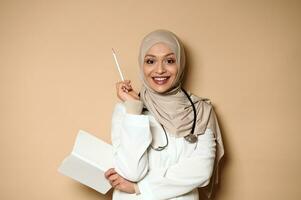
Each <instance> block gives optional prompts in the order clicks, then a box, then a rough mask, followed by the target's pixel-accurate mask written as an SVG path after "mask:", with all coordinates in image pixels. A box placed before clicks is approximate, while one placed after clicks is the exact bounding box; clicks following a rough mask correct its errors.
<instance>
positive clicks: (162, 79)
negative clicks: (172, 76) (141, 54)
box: [152, 76, 169, 85]
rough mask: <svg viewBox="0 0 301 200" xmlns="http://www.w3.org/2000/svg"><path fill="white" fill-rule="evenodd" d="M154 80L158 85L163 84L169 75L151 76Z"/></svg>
mask: <svg viewBox="0 0 301 200" xmlns="http://www.w3.org/2000/svg"><path fill="white" fill-rule="evenodd" d="M152 78H153V80H154V82H155V83H156V84H158V85H163V84H165V83H167V81H168V79H169V76H156V77H152Z"/></svg>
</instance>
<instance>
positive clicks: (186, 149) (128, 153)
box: [105, 30, 224, 200]
mask: <svg viewBox="0 0 301 200" xmlns="http://www.w3.org/2000/svg"><path fill="white" fill-rule="evenodd" d="M139 65H140V72H141V73H140V76H141V79H142V81H143V86H142V88H141V90H140V93H139V94H138V93H137V92H135V91H134V90H133V88H132V86H131V82H130V81H129V80H126V81H123V82H119V83H117V84H116V89H117V96H118V97H119V99H120V100H121V101H122V103H118V104H117V105H116V107H115V110H114V113H113V118H112V144H113V147H114V159H115V160H114V161H115V168H111V169H109V170H108V171H107V172H106V174H105V175H106V178H107V179H108V180H109V181H110V183H111V185H112V186H113V188H114V192H113V199H114V200H117V199H118V200H123V199H124V200H132V199H143V200H158V199H179V200H195V199H199V196H198V190H197V188H202V192H204V193H205V194H206V195H207V197H208V198H210V197H211V193H212V189H213V186H214V185H215V184H216V183H217V181H218V179H217V171H218V164H219V161H220V159H221V157H222V156H223V154H224V150H223V143H222V138H221V135H220V130H219V127H218V123H217V120H216V116H215V113H214V110H213V108H212V105H211V104H210V102H209V100H208V99H202V98H199V97H197V96H195V95H193V94H188V93H187V92H186V91H185V90H184V89H183V88H182V87H181V86H182V80H183V75H184V69H185V53H184V48H183V46H182V44H181V42H180V40H179V39H178V38H177V36H176V35H175V34H173V33H172V32H170V31H167V30H156V31H153V32H151V33H149V34H148V35H146V36H145V37H144V39H143V41H142V43H141V46H140V53H139ZM209 183H210V184H209Z"/></svg>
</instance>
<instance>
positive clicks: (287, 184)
mask: <svg viewBox="0 0 301 200" xmlns="http://www.w3.org/2000/svg"><path fill="white" fill-rule="evenodd" d="M300 9H301V2H300V1H299V2H298V1H285V0H283V1H253V0H249V1H198V0H195V1H192V0H191V1H185V2H184V1H174V0H173V1H171V0H167V1H158V0H152V1H139V0H136V1H134V0H133V1H130V0H128V1H96V0H95V1H67V0H64V1H59V0H58V1H8V0H7V1H0V95H1V96H0V134H1V135H0V136H1V140H0V160H1V164H0V177H1V181H0V199H3V200H13V199H30V200H40V199H44V200H46V199H49V200H50V199H51V200H53V199H64V200H68V199H70V200H71V199H72V200H77V199H78V200H82V199H85V200H88V199H91V200H93V199H98V200H101V199H111V196H110V195H111V194H109V195H106V196H103V195H101V194H99V193H97V192H95V191H94V190H92V189H89V188H88V187H85V186H83V185H81V184H79V183H77V182H75V181H73V180H71V179H69V178H67V177H65V176H62V175H61V174H59V173H58V172H57V167H58V166H59V164H60V163H61V161H62V159H63V158H64V157H65V156H66V155H68V154H69V153H70V151H71V149H72V146H73V143H74V139H75V136H76V134H77V131H78V130H79V129H83V130H86V131H89V132H91V133H93V134H94V135H96V136H98V137H100V138H102V139H104V140H106V141H107V142H110V120H111V112H112V109H113V106H114V104H115V103H116V101H117V98H116V95H115V85H114V84H115V82H116V81H118V78H119V77H118V73H117V71H116V69H115V65H114V62H113V58H112V55H111V47H114V48H116V50H117V51H118V56H119V60H120V63H121V65H122V67H123V71H124V74H125V76H126V78H128V79H131V80H132V81H133V83H134V86H135V88H137V89H138V88H139V86H140V82H139V79H138V76H137V74H138V67H137V55H138V47H139V43H140V41H141V39H142V37H143V36H144V35H145V34H147V33H148V32H150V31H152V30H154V29H157V28H164V29H169V30H171V31H173V32H175V33H176V34H177V35H178V36H179V37H180V38H181V39H182V41H183V42H184V44H185V47H186V50H187V56H188V59H189V60H188V66H189V70H188V74H187V77H188V78H187V80H186V83H185V85H186V88H187V89H189V90H191V91H193V92H194V93H195V94H197V95H200V96H203V97H208V98H210V99H211V100H212V102H213V103H214V105H215V108H216V111H217V114H218V117H219V120H220V123H221V127H222V131H223V136H224V142H225V147H226V154H227V156H226V159H225V160H224V167H223V173H222V183H221V185H220V189H219V192H218V194H217V198H216V199H218V200H267V199H273V200H283V199H290V200H298V199H300V198H301V190H300V185H301V173H300V168H301V158H300V147H299V142H300V139H301V136H300V130H299V127H300V123H301V120H300V119H301V112H300V111H301V110H300V105H299V103H300V102H301V95H300V91H301V81H300V75H301V74H300V72H301V68H300V67H301V66H300V64H301V55H300V52H301V49H300V46H301V42H300V39H301V38H300V35H301V22H300V21H301V20H300V19H301V12H300Z"/></svg>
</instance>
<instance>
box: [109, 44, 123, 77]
mask: <svg viewBox="0 0 301 200" xmlns="http://www.w3.org/2000/svg"><path fill="white" fill-rule="evenodd" d="M112 52H113V57H114V60H115V63H116V67H117V69H118V72H119V75H120V77H121V80H122V81H124V78H123V75H122V73H121V69H120V66H119V63H118V60H117V57H116V54H115V51H114V49H113V48H112Z"/></svg>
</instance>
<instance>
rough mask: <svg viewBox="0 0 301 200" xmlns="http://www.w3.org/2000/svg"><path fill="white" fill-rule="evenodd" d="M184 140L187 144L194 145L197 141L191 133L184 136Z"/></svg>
mask: <svg viewBox="0 0 301 200" xmlns="http://www.w3.org/2000/svg"><path fill="white" fill-rule="evenodd" d="M184 138H185V140H186V141H187V142H189V143H196V141H197V140H198V138H197V136H196V135H194V134H192V133H190V134H189V135H186V136H185V137H184Z"/></svg>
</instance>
